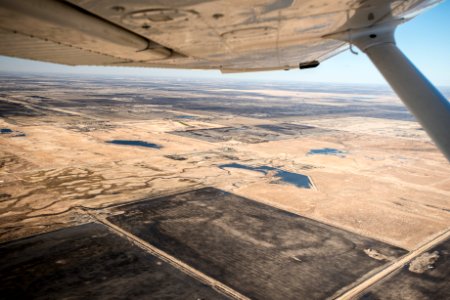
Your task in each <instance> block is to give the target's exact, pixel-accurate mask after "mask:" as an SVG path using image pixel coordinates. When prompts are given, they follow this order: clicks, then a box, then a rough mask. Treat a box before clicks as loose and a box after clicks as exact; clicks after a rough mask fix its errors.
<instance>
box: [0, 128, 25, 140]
mask: <svg viewBox="0 0 450 300" xmlns="http://www.w3.org/2000/svg"><path fill="white" fill-rule="evenodd" d="M0 134H7V135H8V137H13V138H14V137H21V136H26V134H25V133H23V132H20V131H15V130H12V129H9V128H0Z"/></svg>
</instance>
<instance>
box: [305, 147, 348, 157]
mask: <svg viewBox="0 0 450 300" xmlns="http://www.w3.org/2000/svg"><path fill="white" fill-rule="evenodd" d="M317 154H321V155H336V156H341V157H344V156H345V152H344V151H341V150H338V149H334V148H321V149H311V150H309V152H308V153H307V154H306V155H317Z"/></svg>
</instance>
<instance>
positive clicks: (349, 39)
mask: <svg viewBox="0 0 450 300" xmlns="http://www.w3.org/2000/svg"><path fill="white" fill-rule="evenodd" d="M346 15H347V23H348V21H349V19H350V13H349V11H348V10H347V11H346ZM347 32H348V40H347V41H348V45H349V50H350V52H351V53H352V54H355V55H358V52H357V51H355V49H354V48H353V43H352V30H351V29H349V30H348V31H347Z"/></svg>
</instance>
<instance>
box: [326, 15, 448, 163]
mask: <svg viewBox="0 0 450 300" xmlns="http://www.w3.org/2000/svg"><path fill="white" fill-rule="evenodd" d="M396 25H397V24H384V25H382V26H375V27H369V28H365V29H360V30H357V31H356V32H355V31H353V32H352V34H351V36H352V40H351V41H348V42H350V43H353V44H354V45H356V46H358V48H360V49H361V50H362V51H363V52H365V53H366V54H367V56H369V58H370V60H371V61H372V62H373V64H374V65H375V66H376V67H377V68H378V70H379V71H380V73H381V74H382V75H383V76H384V78H385V79H386V81H387V82H388V83H389V85H390V86H391V87H392V89H393V90H394V91H395V92H396V93H397V95H398V96H399V97H400V99H401V100H402V101H403V103H404V104H405V105H406V107H407V108H408V109H409V111H410V112H411V113H412V114H413V115H414V116H415V117H416V119H417V120H418V121H419V123H420V124H421V125H422V127H423V128H424V129H425V131H426V132H427V133H428V135H429V136H430V137H431V138H432V140H433V141H434V143H435V144H436V145H437V146H438V147H439V149H440V150H441V151H442V152H443V153H444V155H445V156H446V157H447V159H448V160H449V161H450V102H449V101H448V100H447V99H446V98H445V97H444V96H443V95H442V94H441V93H440V92H439V91H438V90H437V89H436V88H435V87H434V86H433V84H432V83H431V82H430V81H428V79H427V78H425V76H424V75H423V74H422V73H421V72H420V71H419V70H418V69H417V68H416V67H415V66H414V65H413V64H412V63H411V61H410V60H409V59H408V58H407V57H406V56H405V55H404V54H403V53H402V52H401V50H400V49H399V48H398V47H397V46H396V44H395V39H394V30H395V28H396ZM347 36H348V35H347ZM333 38H336V39H341V40H345V34H338V35H335V36H334V37H333Z"/></svg>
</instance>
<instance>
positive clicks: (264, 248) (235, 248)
mask: <svg viewBox="0 0 450 300" xmlns="http://www.w3.org/2000/svg"><path fill="white" fill-rule="evenodd" d="M117 210H119V211H122V212H123V213H122V214H118V215H115V216H111V217H108V220H109V221H111V222H112V223H114V224H116V225H118V226H120V227H121V228H123V229H125V230H126V231H128V232H130V233H132V234H134V235H136V236H138V237H139V238H141V239H143V240H145V241H147V242H148V243H150V244H152V245H154V246H156V247H157V248H159V249H161V250H163V251H165V252H166V253H168V254H170V255H172V256H174V257H176V258H178V259H180V260H181V261H183V262H185V263H187V264H189V265H190V266H192V267H194V268H195V269H198V270H199V271H201V272H203V273H205V274H207V275H209V276H211V277H213V278H214V279H216V280H218V281H221V282H222V283H224V284H226V285H228V286H229V287H231V288H233V289H235V290H236V291H238V292H240V293H242V294H244V295H246V296H248V297H250V298H252V299H324V298H326V297H330V296H333V295H335V294H337V293H339V291H340V290H341V289H343V288H345V287H346V286H348V285H351V284H352V283H354V282H355V281H357V280H358V279H360V278H361V277H362V276H364V275H365V274H367V273H368V272H370V271H372V270H375V269H377V268H380V267H382V266H383V265H384V264H385V263H386V262H387V261H389V260H392V259H394V258H396V257H398V256H400V255H403V254H404V253H405V250H402V249H399V248H396V247H393V246H390V245H387V244H384V243H381V242H379V241H375V240H372V239H369V238H366V237H362V236H358V235H356V234H353V233H350V232H347V231H344V230H341V229H338V228H333V227H330V226H327V225H324V224H321V223H319V222H316V221H313V220H310V219H306V218H303V217H300V216H298V215H295V214H292V213H289V212H286V211H283V210H280V209H276V208H273V207H271V206H267V205H264V204H261V203H258V202H255V201H251V200H248V199H245V198H242V197H239V196H237V195H233V194H230V193H227V192H224V191H221V190H217V189H214V188H204V189H200V190H195V191H190V192H186V193H181V194H178V195H174V196H168V197H163V198H159V199H154V200H148V201H143V202H138V203H134V204H128V205H124V206H121V207H119V208H117Z"/></svg>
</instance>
